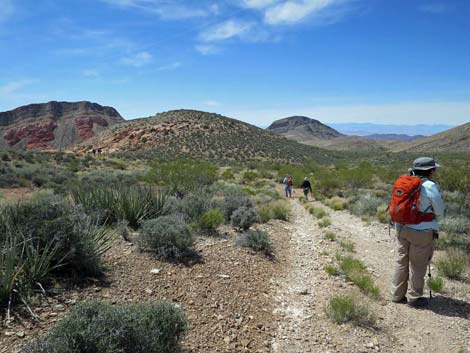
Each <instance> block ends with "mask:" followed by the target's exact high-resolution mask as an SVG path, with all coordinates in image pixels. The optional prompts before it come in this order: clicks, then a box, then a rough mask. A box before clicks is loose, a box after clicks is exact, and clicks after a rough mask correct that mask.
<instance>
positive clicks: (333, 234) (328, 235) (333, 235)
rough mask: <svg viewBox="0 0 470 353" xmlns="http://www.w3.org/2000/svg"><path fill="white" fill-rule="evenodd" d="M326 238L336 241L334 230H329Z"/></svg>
mask: <svg viewBox="0 0 470 353" xmlns="http://www.w3.org/2000/svg"><path fill="white" fill-rule="evenodd" d="M325 239H326V240H329V241H335V240H336V234H335V233H334V232H331V231H328V232H326V233H325Z"/></svg>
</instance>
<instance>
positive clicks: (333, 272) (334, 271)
mask: <svg viewBox="0 0 470 353" xmlns="http://www.w3.org/2000/svg"><path fill="white" fill-rule="evenodd" d="M325 271H326V273H328V274H329V275H330V276H338V275H339V274H340V272H339V271H338V269H337V268H336V267H335V266H333V265H326V266H325Z"/></svg>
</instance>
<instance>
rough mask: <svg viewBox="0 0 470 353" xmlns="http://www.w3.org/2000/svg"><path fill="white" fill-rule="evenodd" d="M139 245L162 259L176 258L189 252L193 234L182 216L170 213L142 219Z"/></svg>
mask: <svg viewBox="0 0 470 353" xmlns="http://www.w3.org/2000/svg"><path fill="white" fill-rule="evenodd" d="M139 245H140V247H141V248H142V249H148V250H150V251H152V252H154V253H155V254H156V255H157V256H159V257H161V258H163V259H167V260H178V259H180V258H181V257H184V256H185V255H188V254H189V253H190V250H191V247H192V245H193V236H192V233H191V229H190V227H189V226H188V224H187V223H186V222H185V221H184V218H183V217H182V216H181V215H178V214H171V215H168V216H161V217H158V218H156V219H150V220H147V221H144V222H143V223H142V231H141V234H140V238H139Z"/></svg>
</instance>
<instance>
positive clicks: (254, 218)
mask: <svg viewBox="0 0 470 353" xmlns="http://www.w3.org/2000/svg"><path fill="white" fill-rule="evenodd" d="M230 220H231V223H232V225H233V226H234V227H235V228H238V229H242V230H247V229H248V228H250V227H251V226H252V225H253V224H255V223H256V222H258V220H259V216H258V214H257V213H256V210H255V209H254V208H252V207H240V208H238V209H237V210H235V212H233V214H232V217H231V218H230Z"/></svg>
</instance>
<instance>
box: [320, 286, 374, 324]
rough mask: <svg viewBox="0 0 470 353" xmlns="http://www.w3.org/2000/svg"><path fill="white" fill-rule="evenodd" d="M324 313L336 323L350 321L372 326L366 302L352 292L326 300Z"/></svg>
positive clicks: (372, 319) (371, 317)
mask: <svg viewBox="0 0 470 353" xmlns="http://www.w3.org/2000/svg"><path fill="white" fill-rule="evenodd" d="M326 313H327V314H328V316H329V317H330V319H332V320H333V321H334V322H336V323H337V324H343V323H346V322H351V323H353V324H354V325H358V326H372V325H374V323H375V318H374V316H373V315H372V314H371V312H370V310H369V307H368V306H367V304H366V303H365V302H361V301H360V300H359V298H358V297H357V296H356V295H355V294H352V293H347V294H339V295H335V296H334V297H332V298H331V299H330V301H329V302H328V306H327V308H326Z"/></svg>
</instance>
